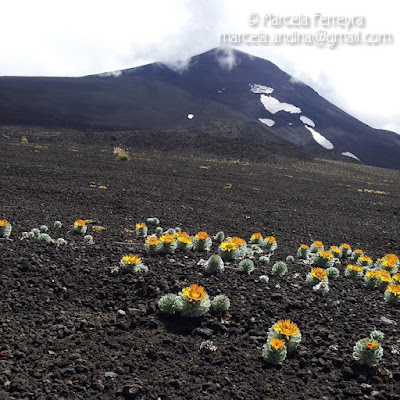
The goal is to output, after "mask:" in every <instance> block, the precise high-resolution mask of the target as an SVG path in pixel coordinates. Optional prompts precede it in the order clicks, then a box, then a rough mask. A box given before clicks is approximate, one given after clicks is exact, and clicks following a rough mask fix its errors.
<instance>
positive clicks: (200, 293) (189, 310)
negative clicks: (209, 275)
mask: <svg viewBox="0 0 400 400" xmlns="http://www.w3.org/2000/svg"><path fill="white" fill-rule="evenodd" d="M176 305H177V309H178V311H179V312H180V313H181V315H182V316H184V317H201V316H202V315H204V314H205V313H206V312H207V311H208V310H209V309H210V306H211V302H210V298H209V296H208V294H207V292H206V291H205V289H204V287H203V286H199V285H197V284H196V283H193V284H191V285H190V286H188V287H185V288H183V289H182V292H181V293H180V294H179V296H178V297H177V299H176Z"/></svg>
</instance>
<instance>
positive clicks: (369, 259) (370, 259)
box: [359, 255, 373, 264]
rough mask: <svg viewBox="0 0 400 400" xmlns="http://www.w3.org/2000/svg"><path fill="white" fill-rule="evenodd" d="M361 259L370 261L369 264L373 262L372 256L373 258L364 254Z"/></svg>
mask: <svg viewBox="0 0 400 400" xmlns="http://www.w3.org/2000/svg"><path fill="white" fill-rule="evenodd" d="M359 260H360V261H361V262H366V263H368V264H371V263H372V262H373V260H372V258H371V257H368V256H366V255H363V256H361V257H359Z"/></svg>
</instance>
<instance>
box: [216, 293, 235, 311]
mask: <svg viewBox="0 0 400 400" xmlns="http://www.w3.org/2000/svg"><path fill="white" fill-rule="evenodd" d="M230 306H231V302H230V300H229V298H228V297H227V296H225V295H223V294H219V295H218V296H215V297H214V299H213V300H212V302H211V308H212V310H213V311H214V312H216V313H219V314H223V313H225V312H226V311H228V309H229V307H230Z"/></svg>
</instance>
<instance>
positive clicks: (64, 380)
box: [0, 134, 400, 400]
mask: <svg viewBox="0 0 400 400" xmlns="http://www.w3.org/2000/svg"><path fill="white" fill-rule="evenodd" d="M44 136H45V135H44ZM50 136H51V135H50ZM29 140H30V141H31V142H36V143H40V144H36V145H35V144H32V143H31V144H20V143H18V142H16V141H15V140H13V138H10V140H8V141H3V142H0V168H1V174H0V185H1V197H0V207H1V208H0V218H7V219H8V220H9V221H10V222H11V223H12V225H13V231H12V235H11V239H12V241H0V249H1V256H0V260H1V261H0V264H1V269H0V291H1V299H2V301H1V303H0V307H1V308H0V398H1V399H154V400H155V399H162V400H164V399H185V400H188V399H243V400H245V399H246V400H250V399H400V367H399V362H398V359H399V354H400V339H399V323H400V318H399V308H398V307H397V308H396V307H394V306H391V305H388V304H386V303H385V302H384V300H383V296H382V294H381V293H379V292H377V291H370V290H367V289H365V288H364V286H363V283H362V281H352V280H347V279H346V278H344V277H343V274H342V275H341V277H339V278H338V279H337V280H335V281H333V282H332V283H331V285H330V292H329V294H328V295H327V296H326V297H320V296H318V295H316V294H314V293H313V291H312V290H310V289H308V288H306V287H305V286H304V278H305V275H306V273H307V272H308V267H306V266H302V265H300V264H295V265H289V271H288V274H287V275H286V276H284V277H282V278H276V277H273V276H272V275H271V267H270V266H269V267H263V266H261V264H260V263H259V262H258V260H257V257H256V261H255V266H256V270H255V271H254V273H253V274H251V275H250V276H244V275H240V274H239V273H237V272H236V271H235V270H234V269H232V268H227V269H226V270H225V271H224V273H223V274H221V275H220V276H205V275H204V274H203V270H202V267H201V266H198V265H197V263H198V261H199V260H200V259H201V258H207V255H204V254H200V253H190V254H189V255H187V256H185V255H183V254H181V253H176V254H175V255H172V256H157V257H153V258H151V257H148V256H145V255H144V251H143V240H142V239H137V238H136V237H135V235H134V234H133V233H129V232H128V233H127V232H124V229H125V228H128V229H131V230H132V229H134V224H135V222H139V221H143V220H145V219H146V218H147V217H152V216H157V217H158V218H160V220H161V225H162V226H163V227H164V228H165V229H166V228H168V227H175V226H181V227H182V228H183V229H184V230H186V231H188V232H189V233H191V234H194V233H196V232H197V231H198V230H206V231H207V232H209V233H210V234H212V235H214V234H215V233H216V232H217V231H219V230H223V231H225V233H226V234H228V235H238V236H241V237H243V238H245V239H248V238H249V236H250V235H251V233H253V232H257V231H260V232H262V233H263V235H267V234H271V235H274V236H275V237H276V238H277V241H278V249H277V251H276V252H275V255H274V257H273V261H276V260H282V259H284V258H285V257H286V256H287V255H288V254H295V251H296V249H297V247H298V246H299V245H300V243H310V242H311V241H313V240H317V239H320V240H322V241H323V242H324V243H325V244H326V245H331V244H340V243H342V242H349V243H350V244H351V245H352V246H353V248H362V249H363V250H364V251H365V252H366V253H368V254H369V255H371V256H372V257H374V258H376V257H378V256H381V255H383V254H384V253H386V252H394V253H397V254H400V235H399V214H400V203H399V198H400V173H399V172H395V171H391V170H384V169H378V168H372V167H364V166H360V165H356V164H351V163H342V162H339V161H326V160H314V161H312V160H307V159H302V158H301V156H299V157H297V158H293V157H292V158H289V157H287V156H284V155H282V154H275V155H273V156H271V162H268V154H266V153H263V157H264V159H265V161H263V162H253V161H252V160H251V159H250V156H251V154H249V155H248V156H247V157H246V161H250V162H240V160H241V159H242V157H241V154H240V153H237V154H234V153H233V152H232V151H230V150H231V149H230V146H229V145H230V143H229V141H227V142H226V144H225V146H226V153H227V154H229V155H230V158H231V159H232V160H231V161H229V160H222V159H221V158H214V157H211V156H210V154H212V151H211V150H212V146H210V151H205V150H204V149H203V155H202V154H201V151H200V150H198V151H197V152H196V156H193V153H189V152H188V153H187V154H186V155H185V154H184V151H183V150H182V151H181V152H180V154H173V153H172V152H171V151H168V152H165V151H158V152H155V151H151V152H146V151H145V150H144V149H143V147H141V146H140V145H138V146H137V147H135V145H134V143H132V144H131V147H130V150H131V151H132V152H133V153H134V154H133V156H132V159H131V160H130V161H128V162H119V161H116V158H115V156H114V155H113V152H112V146H113V145H115V144H118V143H114V142H113V141H112V140H111V139H110V141H104V143H103V142H101V141H99V142H98V143H97V144H95V143H94V142H92V144H88V143H85V144H77V143H76V142H73V141H71V142H70V143H67V142H66V141H65V140H60V141H56V142H55V141H52V140H47V141H46V140H44V139H43V138H42V139H40V138H38V136H37V134H35V135H34V134H32V135H31V137H30V138H29ZM170 140H172V141H173V140H176V142H177V143H178V142H179V141H180V140H181V138H180V137H178V138H177V139H174V138H173V136H171V137H170ZM210 140H211V139H210ZM172 143H173V142H172ZM218 146H222V144H221V142H220V143H219V144H218V145H216V147H218ZM155 147H157V146H155ZM161 147H162V146H161ZM199 148H201V146H199ZM221 149H222V147H221ZM262 151H265V149H263V150H260V154H258V153H257V148H256V147H255V148H254V159H255V160H260V159H261V158H262V157H261V152H262ZM266 155H267V157H266ZM202 167H203V168H202ZM204 167H209V169H204ZM92 182H94V184H95V185H96V186H101V185H104V186H107V189H99V188H98V187H97V188H90V187H89V186H90V185H91V184H92ZM228 183H230V184H231V188H230V189H229V188H226V187H227V184H228ZM229 186H230V185H228V187H229ZM359 189H372V190H375V191H378V190H379V191H382V192H385V193H387V194H376V193H369V192H364V191H362V192H360V191H359ZM77 218H84V219H93V220H97V221H98V222H99V224H100V225H102V226H104V227H105V228H106V230H105V231H103V232H101V233H96V232H92V231H91V228H89V233H90V234H92V235H93V236H94V242H95V244H94V245H85V244H84V243H83V239H82V238H81V237H73V236H72V235H71V234H70V233H67V231H68V230H69V228H70V225H71V224H72V223H73V221H74V220H75V219H77ZM55 220H61V221H62V222H63V224H64V225H63V227H62V228H61V229H60V230H59V231H57V230H56V229H55V228H53V223H54V221H55ZM42 224H46V225H48V226H49V228H50V231H49V233H50V235H51V236H53V237H55V238H57V237H64V238H65V239H66V240H67V241H68V244H67V245H66V246H65V247H59V248H56V247H55V246H54V245H50V244H41V243H38V242H37V241H35V240H33V239H30V240H22V241H21V240H19V238H20V237H21V233H22V232H23V231H29V230H30V229H32V228H34V227H39V226H40V225H42ZM130 241H131V242H132V244H123V243H126V242H130ZM215 249H216V245H215V244H214V246H213V251H215ZM128 252H134V253H137V254H142V255H143V256H144V262H145V264H146V265H147V266H148V267H149V270H150V271H149V274H148V275H146V276H141V277H137V276H132V275H118V276H113V275H111V273H110V271H111V267H113V266H117V265H118V263H119V260H120V258H121V256H122V255H123V254H126V253H128ZM231 266H234V265H233V264H232V265H231ZM341 269H342V271H343V268H341ZM296 273H299V274H300V276H298V275H296ZM262 274H268V275H269V276H270V278H271V279H270V282H269V283H268V284H265V283H262V282H260V281H259V279H258V278H259V276H260V275H262ZM190 283H199V284H201V285H204V287H205V288H206V290H207V292H208V293H209V294H210V296H212V297H213V296H215V295H217V294H219V293H224V294H226V295H228V296H229V298H230V299H231V308H230V310H229V314H228V315H226V316H224V317H223V318H221V317H217V316H215V315H213V314H207V315H206V316H204V317H203V318H200V319H181V318H171V317H165V316H163V315H160V313H159V312H158V311H157V301H158V299H159V298H160V297H161V295H163V294H166V293H170V292H172V293H178V292H179V291H180V290H181V289H182V288H183V287H184V286H187V285H188V284H190ZM277 284H279V285H280V288H279V287H276V285H277ZM118 310H122V311H124V312H125V313H121V312H118ZM122 314H124V315H122ZM382 317H385V318H386V319H385V318H383V319H382ZM281 318H290V319H291V320H293V321H294V322H296V323H297V324H298V326H299V327H300V329H301V332H302V335H303V340H302V343H301V345H300V347H299V349H298V350H297V351H296V352H295V353H294V354H293V355H291V356H290V357H289V358H288V359H287V360H286V361H285V362H284V364H283V365H282V367H271V366H269V365H268V364H266V363H265V362H264V361H263V360H262V358H261V349H262V345H263V344H264V343H265V342H266V339H267V331H268V329H269V327H270V326H271V325H272V324H273V323H274V322H276V320H278V319H281ZM385 321H386V322H385ZM389 322H391V323H389ZM373 328H376V329H380V330H382V331H383V332H384V333H385V340H384V342H383V348H384V357H383V360H382V362H381V363H380V364H379V366H377V367H376V368H365V367H360V366H358V365H357V364H355V363H354V362H353V360H352V349H353V346H354V344H355V342H356V341H357V340H359V339H361V338H363V337H366V336H368V335H369V333H370V332H371V330H372V329H373ZM207 339H210V340H212V341H213V342H214V344H215V346H217V350H216V351H215V352H208V353H207V352H201V351H200V350H199V347H200V344H201V343H202V342H203V341H204V340H207Z"/></svg>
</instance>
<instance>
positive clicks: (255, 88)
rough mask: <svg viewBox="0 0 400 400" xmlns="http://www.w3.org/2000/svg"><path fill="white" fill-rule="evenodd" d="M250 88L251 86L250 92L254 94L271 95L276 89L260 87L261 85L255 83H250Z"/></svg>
mask: <svg viewBox="0 0 400 400" xmlns="http://www.w3.org/2000/svg"><path fill="white" fill-rule="evenodd" d="M249 86H250V90H251V91H252V92H253V93H259V94H261V93H265V94H271V93H272V92H273V91H274V89H272V88H271V87H268V86H263V85H259V84H257V83H253V84H251V83H249Z"/></svg>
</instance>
